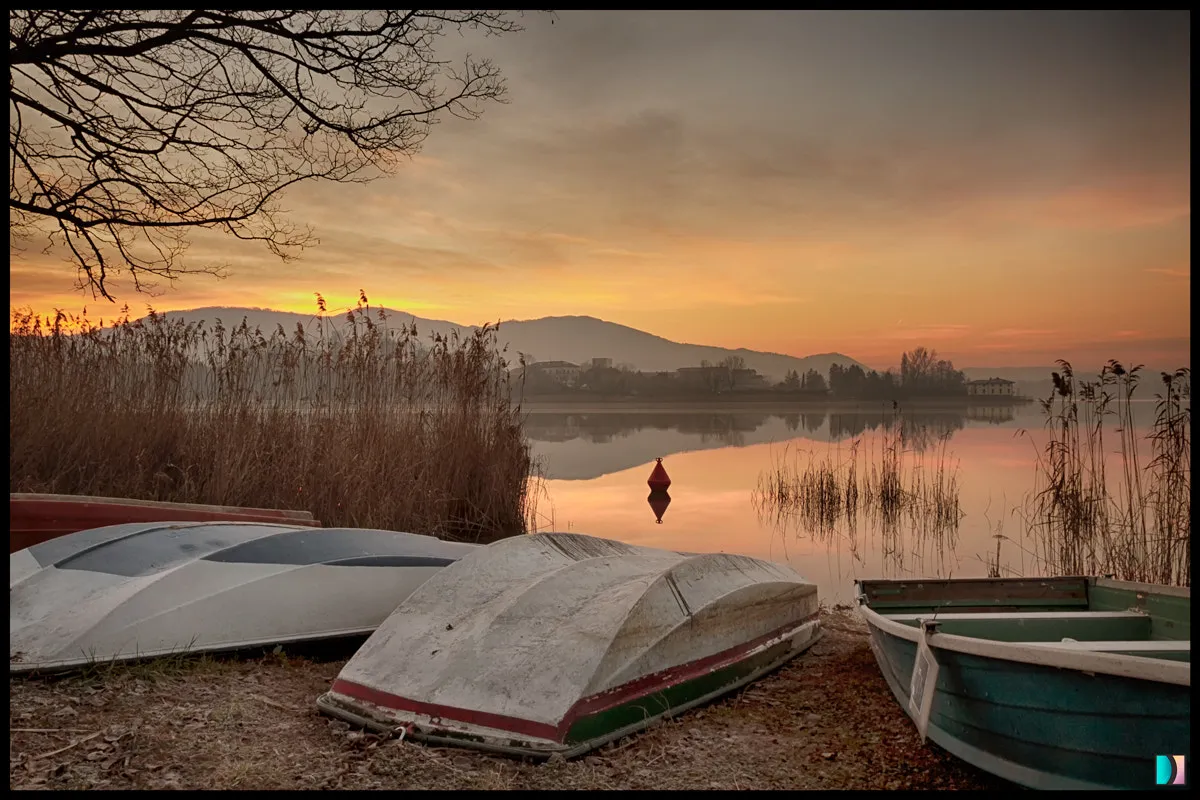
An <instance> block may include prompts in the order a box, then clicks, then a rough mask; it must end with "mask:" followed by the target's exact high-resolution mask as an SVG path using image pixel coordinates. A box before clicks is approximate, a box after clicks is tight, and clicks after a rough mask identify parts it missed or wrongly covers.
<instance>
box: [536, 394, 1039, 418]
mask: <svg viewBox="0 0 1200 800" xmlns="http://www.w3.org/2000/svg"><path fill="white" fill-rule="evenodd" d="M1033 402H1034V401H1033V399H1032V398H1025V397H986V398H985V397H971V398H959V397H952V398H951V397H935V398H923V399H913V400H908V401H905V402H903V403H900V404H899V410H900V412H901V413H903V412H904V411H905V410H906V409H913V408H916V409H920V410H922V411H940V410H946V411H955V410H967V409H971V408H1016V407H1018V406H1024V405H1029V404H1031V403H1033ZM519 405H520V408H521V411H522V412H523V413H529V414H609V413H635V414H645V413H655V412H670V413H673V414H680V413H683V414H686V413H696V414H701V413H735V412H736V413H744V412H757V413H766V414H773V415H780V414H804V413H813V412H820V411H825V412H829V411H833V412H839V411H868V412H881V411H882V412H891V411H892V410H893V407H892V402H891V401H890V400H883V401H875V400H818V399H794V398H793V399H781V398H778V397H762V398H744V399H729V400H717V399H709V398H678V399H650V398H644V397H615V398H596V397H579V396H572V395H559V396H551V395H547V396H542V397H527V398H525V399H523V400H521V401H519Z"/></svg>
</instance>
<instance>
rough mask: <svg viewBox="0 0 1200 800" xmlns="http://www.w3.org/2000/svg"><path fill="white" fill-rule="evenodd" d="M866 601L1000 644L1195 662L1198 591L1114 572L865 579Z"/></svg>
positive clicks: (882, 610)
mask: <svg viewBox="0 0 1200 800" xmlns="http://www.w3.org/2000/svg"><path fill="white" fill-rule="evenodd" d="M859 591H860V592H861V593H862V595H864V602H865V603H866V605H867V607H868V608H870V609H871V610H873V611H875V612H876V613H878V614H879V615H881V616H883V617H884V618H886V619H889V620H892V621H894V622H899V623H902V624H905V625H911V626H913V627H918V626H920V624H921V620H935V619H936V620H937V622H938V632H939V633H946V634H953V635H957V636H970V637H974V638H978V639H989V640H992V641H999V642H1014V643H1021V644H1028V645H1041V646H1046V647H1054V648H1057V649H1070V650H1079V651H1087V652H1097V653H1114V654H1122V655H1131V656H1141V657H1144V658H1157V659H1163V660H1169V661H1183V662H1187V663H1191V625H1190V620H1191V610H1190V609H1191V592H1190V590H1189V589H1186V588H1177V587H1169V586H1151V585H1148V584H1139V583H1128V582H1123V581H1115V580H1111V579H1108V578H1087V577H1080V578H1047V579H1030V578H980V579H974V578H969V579H959V580H920V581H913V580H879V581H861V582H860V583H859Z"/></svg>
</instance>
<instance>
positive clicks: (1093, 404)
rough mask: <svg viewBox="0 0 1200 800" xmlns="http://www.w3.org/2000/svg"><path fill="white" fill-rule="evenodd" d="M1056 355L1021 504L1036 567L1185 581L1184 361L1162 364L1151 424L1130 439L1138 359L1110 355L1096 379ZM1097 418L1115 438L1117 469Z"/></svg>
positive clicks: (1187, 459) (1187, 464)
mask: <svg viewBox="0 0 1200 800" xmlns="http://www.w3.org/2000/svg"><path fill="white" fill-rule="evenodd" d="M1057 363H1058V365H1059V368H1060V370H1061V372H1055V373H1053V374H1052V378H1053V381H1054V390H1053V392H1052V394H1051V395H1050V397H1048V398H1047V399H1045V400H1043V401H1042V410H1043V412H1044V414H1045V418H1046V421H1045V429H1046V433H1047V438H1046V442H1045V444H1044V445H1043V446H1042V447H1041V448H1040V449H1039V450H1037V451H1036V460H1035V469H1036V478H1035V480H1036V484H1035V491H1034V493H1033V494H1032V495H1031V496H1030V497H1029V498H1027V500H1026V503H1025V507H1024V512H1025V518H1026V524H1027V526H1028V527H1029V528H1030V530H1031V533H1032V534H1033V535H1034V536H1033V538H1034V541H1035V542H1036V544H1037V547H1038V551H1037V554H1036V555H1037V558H1038V560H1039V561H1040V562H1041V563H1042V569H1043V570H1044V571H1051V572H1055V573H1058V574H1064V575H1080V574H1089V575H1095V574H1112V575H1114V576H1116V577H1118V578H1122V579H1125V580H1135V581H1144V582H1148V583H1159V584H1174V585H1183V586H1190V585H1191V562H1190V544H1191V390H1190V376H1191V372H1190V370H1188V369H1187V368H1182V369H1179V370H1176V371H1175V372H1173V373H1166V372H1164V373H1162V376H1161V378H1162V384H1163V390H1162V392H1161V393H1159V394H1156V395H1155V397H1156V399H1157V402H1156V408H1155V420H1154V423H1153V425H1152V426H1151V429H1150V431H1149V433H1148V434H1147V436H1146V438H1145V440H1144V441H1139V437H1138V427H1137V424H1136V422H1135V420H1134V411H1133V402H1134V394H1135V393H1136V391H1137V388H1138V384H1139V381H1140V377H1141V375H1140V373H1141V369H1142V367H1141V366H1134V367H1131V368H1129V369H1126V368H1125V366H1124V365H1122V364H1121V363H1120V362H1118V361H1109V362H1108V363H1107V364H1106V365H1105V366H1104V367H1103V368H1102V369H1101V372H1100V375H1099V376H1098V378H1099V379H1098V380H1096V381H1078V380H1077V378H1076V375H1075V373H1074V370H1073V368H1072V366H1071V364H1070V363H1069V362H1067V361H1063V360H1060V361H1058V362H1057ZM1106 423H1111V424H1112V426H1113V430H1112V431H1111V434H1115V435H1116V437H1117V442H1116V443H1115V444H1116V447H1117V449H1116V450H1114V451H1113V452H1114V454H1115V455H1118V456H1119V461H1118V466H1119V470H1118V471H1117V474H1116V475H1113V474H1111V473H1110V471H1109V469H1108V459H1107V456H1108V451H1107V449H1106V448H1110V447H1112V445H1113V443H1112V442H1111V438H1109V439H1108V440H1107V441H1108V444H1106ZM1020 433H1023V434H1026V433H1027V432H1025V431H1021V432H1020ZM1146 445H1148V449H1149V453H1150V455H1151V459H1150V461H1149V463H1147V464H1146V465H1145V466H1144V467H1143V466H1142V463H1141V460H1142V452H1143V451H1145V450H1146V449H1147V447H1146Z"/></svg>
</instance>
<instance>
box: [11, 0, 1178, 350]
mask: <svg viewBox="0 0 1200 800" xmlns="http://www.w3.org/2000/svg"><path fill="white" fill-rule="evenodd" d="M523 24H524V25H525V30H524V31H522V32H520V33H516V34H509V35H505V36H501V37H489V38H487V39H465V38H460V37H458V36H457V35H454V36H452V37H450V39H449V40H448V45H449V46H450V47H452V48H466V49H469V50H470V51H471V52H472V53H474V54H476V55H481V56H488V57H491V58H492V59H494V61H495V62H496V64H497V65H498V66H499V67H500V68H501V69H502V70H503V72H504V74H505V76H506V78H507V83H508V90H509V102H508V103H507V104H505V105H499V104H496V105H491V106H488V107H487V108H486V110H485V112H484V115H483V116H482V118H480V119H478V120H475V121H462V120H457V119H448V120H446V121H444V122H442V123H441V124H439V125H437V126H436V127H435V128H434V129H433V131H432V133H431V135H430V137H429V139H428V140H427V142H426V144H425V146H424V148H423V149H422V151H421V152H420V153H419V154H417V155H416V156H415V157H414V158H412V159H411V160H408V161H405V162H402V163H401V164H400V165H399V167H398V169H397V170H396V172H395V174H394V175H391V176H387V177H383V178H380V179H379V180H376V181H374V182H372V183H369V184H354V185H337V184H308V185H304V186H301V187H299V188H296V189H294V190H292V191H291V193H290V194H288V195H286V196H285V198H284V206H285V208H286V209H287V210H288V218H289V219H290V220H292V221H294V222H297V223H300V224H308V225H311V226H312V227H313V229H314V233H315V235H316V237H317V238H318V239H319V240H320V243H319V244H318V245H316V246H313V247H310V248H308V249H306V250H304V251H303V253H301V254H300V256H299V258H298V259H297V260H296V261H293V262H289V263H282V262H280V261H279V260H278V259H277V258H276V257H275V256H273V255H272V254H271V253H270V252H269V251H267V250H266V249H265V248H264V247H261V246H259V245H255V244H253V243H243V242H238V241H236V240H232V239H230V238H228V237H225V236H221V235H218V234H213V233H209V232H204V231H200V232H198V233H197V235H195V236H193V237H192V248H191V250H190V251H189V256H188V257H189V259H190V260H191V261H194V262H197V263H199V262H206V263H207V262H214V263H222V264H224V265H226V266H227V271H228V273H229V274H228V277H227V278H225V279H223V280H217V279H215V278H212V277H210V276H206V275H197V276H187V277H184V278H182V279H181V280H180V281H178V282H177V283H175V284H173V285H171V286H170V288H168V289H166V291H165V292H164V293H163V294H161V295H159V296H157V297H145V296H139V295H136V294H134V293H133V292H132V290H131V289H130V288H129V287H128V286H127V285H122V284H117V286H116V291H117V294H118V304H120V303H129V305H130V307H131V309H132V310H133V311H135V312H139V311H141V310H143V309H144V307H145V305H146V304H147V303H149V304H151V305H153V306H154V307H155V308H156V309H159V310H172V309H185V308H195V307H200V306H209V305H226V306H252V307H263V308H274V309H279V310H288V311H311V310H315V306H314V297H313V293H314V292H321V293H322V294H323V295H324V296H325V297H326V298H327V300H328V301H329V303H330V305H331V306H332V307H338V306H345V305H350V304H352V303H353V302H354V298H355V297H357V295H358V291H359V289H363V290H365V292H366V293H367V295H368V297H369V299H370V300H371V302H372V303H373V304H382V305H386V306H388V307H391V308H399V309H404V310H406V311H410V312H412V313H413V314H416V315H418V316H421V317H427V318H435V319H445V320H451V321H454V322H459V323H463V324H480V323H483V322H486V321H495V320H498V319H532V318H537V317H543V316H564V315H589V316H594V317H599V318H601V319H606V320H611V321H613V322H618V323H621V324H624V325H629V326H632V327H635V328H639V329H641V330H645V331H649V332H651V333H654V334H657V335H659V336H663V337H666V338H669V339H673V340H676V341H683V342H689V343H694V344H707V345H716V346H721V347H747V348H751V349H755V350H766V351H772V352H780V353H787V354H791V355H796V356H804V355H809V354H813V353H823V352H830V351H837V352H841V353H845V354H847V355H849V356H851V357H853V358H856V359H858V360H860V361H863V362H865V363H867V364H869V365H872V366H879V367H886V366H889V365H894V364H896V363H898V361H899V353H901V352H902V351H904V350H909V349H912V348H913V347H916V346H918V345H924V346H926V347H929V348H933V349H936V350H937V351H938V353H939V354H940V355H941V356H943V357H948V358H951V359H952V360H953V361H954V363H955V365H956V366H959V367H968V366H1018V365H1040V364H1045V363H1049V362H1051V361H1053V360H1054V359H1056V358H1068V359H1070V360H1072V361H1074V362H1076V363H1082V364H1089V365H1091V364H1099V363H1102V362H1103V361H1104V360H1106V359H1108V358H1119V359H1121V360H1125V361H1141V362H1145V363H1148V364H1154V365H1157V366H1162V367H1173V366H1178V365H1183V364H1187V363H1190V303H1189V296H1190V287H1191V264H1190V262H1191V238H1190V223H1191V201H1190V182H1189V175H1190V140H1191V130H1190V124H1191V123H1190V86H1189V74H1190V15H1189V14H1187V13H1186V12H1162V13H1152V12H1094V11H1093V12H1086V13H1083V12H1081V13H1067V12H1028V13H1026V12H946V11H942V12H812V11H779V12H699V11H687V12H684V11H679V12H612V11H605V12H583V11H580V12H572V11H564V12H558V14H557V15H556V17H555V19H554V24H550V18H549V17H545V16H526V17H525V18H524V20H523ZM10 270H11V272H10V275H11V283H10V294H9V297H10V306H12V307H29V308H32V309H34V310H35V311H39V312H45V311H48V310H50V309H53V308H63V309H66V310H69V311H72V312H79V311H80V310H82V309H84V308H86V309H87V311H88V316H89V317H92V318H95V317H98V316H101V315H104V316H109V317H111V315H112V311H113V310H114V309H113V308H112V307H111V305H110V304H109V303H107V302H106V301H103V300H93V299H91V298H90V296H86V295H83V294H81V293H79V292H78V291H76V290H74V289H73V281H74V274H73V271H72V269H71V268H70V267H69V266H67V265H66V264H65V263H63V262H62V261H61V259H59V258H58V257H57V256H56V255H55V254H54V253H50V254H42V253H41V252H40V251H39V250H37V248H32V249H30V250H27V251H26V252H24V253H23V254H20V255H19V256H14V257H13V259H12V261H11V265H10Z"/></svg>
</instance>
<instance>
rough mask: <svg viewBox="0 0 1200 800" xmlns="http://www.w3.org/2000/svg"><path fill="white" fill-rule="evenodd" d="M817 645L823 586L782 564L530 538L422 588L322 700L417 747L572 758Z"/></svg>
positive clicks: (568, 538)
mask: <svg viewBox="0 0 1200 800" xmlns="http://www.w3.org/2000/svg"><path fill="white" fill-rule="evenodd" d="M819 635H820V628H819V623H818V619H817V587H816V586H815V585H814V584H812V583H809V582H808V581H806V580H804V579H803V578H801V577H800V576H799V575H797V574H796V573H795V572H794V571H793V570H792V569H791V568H789V567H787V566H783V565H780V564H775V563H772V562H769V561H761V560H759V559H755V558H748V557H745V556H737V555H725V554H719V553H718V554H709V555H697V554H691V553H675V552H669V551H665V550H654V549H650V548H645V547H636V546H632V545H627V544H623V543H621V542H614V541H609V540H607V539H596V538H593V537H590V536H581V535H578V534H567V533H547V534H538V535H534V536H520V537H515V538H512V539H505V540H502V541H500V542H496V543H495V544H492V545H488V546H486V547H482V548H480V549H479V550H477V551H475V552H474V553H471V554H470V555H468V556H466V557H464V558H463V559H461V560H459V561H457V562H456V563H454V564H452V565H450V566H449V567H446V568H445V569H443V570H441V571H440V572H438V573H437V574H436V575H434V576H433V577H432V578H430V579H429V580H428V581H427V582H425V583H424V584H422V585H421V587H420V588H419V589H417V590H416V591H415V592H413V594H412V595H411V596H410V597H409V598H408V599H407V600H405V601H404V602H403V603H402V604H401V605H400V606H399V607H398V608H397V609H396V610H395V611H394V612H393V613H392V615H391V616H390V617H388V618H387V620H386V621H385V622H384V623H383V624H382V625H380V627H379V629H378V630H377V631H376V632H375V633H374V634H372V635H371V637H370V638H369V639H368V640H367V641H366V643H365V644H364V645H363V646H362V647H361V648H360V649H359V651H358V652H357V653H356V654H355V655H354V657H353V658H352V659H351V660H350V661H349V662H348V663H347V664H346V666H345V667H344V668H343V669H342V672H341V674H340V675H339V676H338V678H337V680H336V681H335V682H334V684H333V686H332V687H331V690H330V691H329V692H328V693H326V694H325V695H323V696H322V697H321V698H320V699H319V700H318V701H317V703H318V706H319V707H320V708H321V709H322V710H324V711H325V712H327V713H330V714H332V715H335V716H338V717H341V718H343V719H346V720H349V721H351V722H354V723H356V724H361V725H365V726H367V727H370V728H374V729H378V730H385V731H395V730H397V729H398V728H399V729H403V730H404V731H405V732H406V735H407V736H411V737H414V738H418V739H424V740H428V741H438V742H445V743H452V744H458V745H462V746H467V747H475V748H479V749H484V750H491V751H496V752H501V753H508V754H513V755H527V756H533V757H547V756H550V755H552V754H554V753H561V754H563V755H564V756H567V757H570V756H575V755H578V754H580V753H583V752H586V751H588V750H590V749H592V748H594V747H597V746H599V745H600V744H603V743H604V742H607V741H611V740H613V739H617V738H620V737H621V736H624V735H626V734H629V733H632V732H634V731H636V730H638V729H640V728H643V727H645V726H646V725H648V724H650V723H651V722H652V721H654V720H655V719H658V718H660V717H663V716H669V715H672V714H676V713H679V712H681V711H685V710H687V709H689V708H691V707H693V706H696V705H699V704H701V703H703V702H706V701H708V700H711V699H712V698H714V697H717V696H719V695H721V694H723V693H725V692H728V691H730V690H732V689H735V688H737V687H739V686H741V685H743V684H745V683H748V682H749V681H751V680H754V679H755V678H757V677H759V676H760V675H762V674H764V673H766V672H768V671H769V670H772V669H774V668H776V667H778V666H780V665H781V664H783V663H784V662H785V661H787V660H788V659H790V658H792V657H794V656H796V655H798V654H799V653H801V652H802V651H803V650H805V649H806V648H807V647H809V646H810V645H812V644H813V642H815V641H816V640H817V638H818V637H819Z"/></svg>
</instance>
